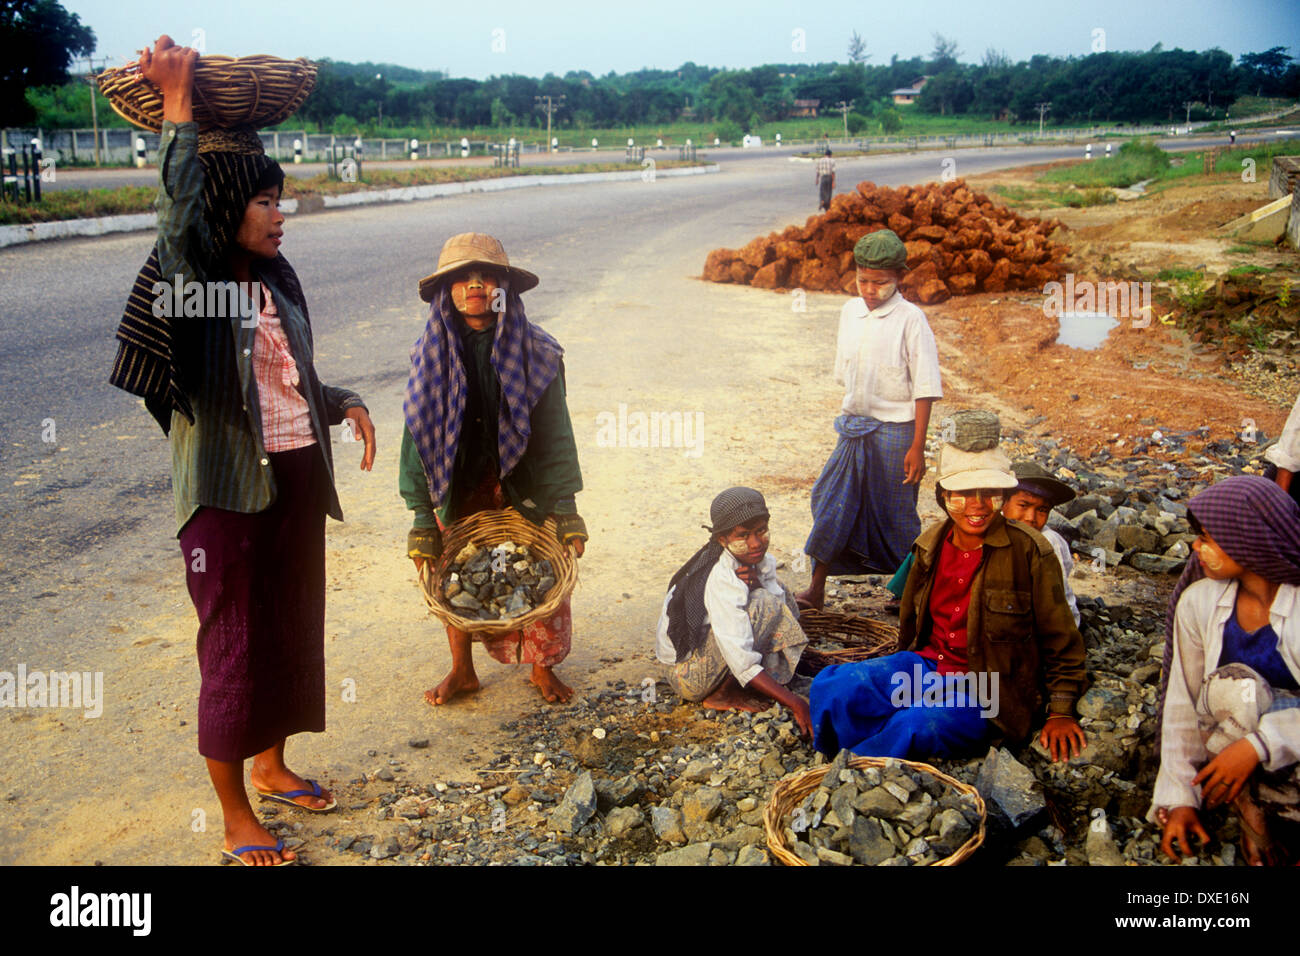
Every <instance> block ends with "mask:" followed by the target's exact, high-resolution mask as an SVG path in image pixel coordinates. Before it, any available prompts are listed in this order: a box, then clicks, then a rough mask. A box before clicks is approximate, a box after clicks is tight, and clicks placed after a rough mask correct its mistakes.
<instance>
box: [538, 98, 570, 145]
mask: <svg viewBox="0 0 1300 956" xmlns="http://www.w3.org/2000/svg"><path fill="white" fill-rule="evenodd" d="M533 105H534V107H535V108H536V109H539V110H542V111H543V112H545V113H546V151H547V152H548V153H550V152H554V148H553V147H552V146H551V115H552V114H553V113H554V112H555V111H556V110H559V109H563V107H564V97H563V96H551V95H549V94H548V95H546V96H534V97H533Z"/></svg>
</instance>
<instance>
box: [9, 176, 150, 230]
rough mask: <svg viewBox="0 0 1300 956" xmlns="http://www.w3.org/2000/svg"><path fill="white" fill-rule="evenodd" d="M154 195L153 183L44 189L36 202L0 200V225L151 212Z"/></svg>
mask: <svg viewBox="0 0 1300 956" xmlns="http://www.w3.org/2000/svg"><path fill="white" fill-rule="evenodd" d="M157 196H158V187H157V186H121V187H119V188H117V189H61V190H58V191H57V192H46V193H44V194H43V195H42V197H41V201H40V202H39V203H25V202H17V203H13V202H0V226H9V225H15V224H19V223H30V222H57V221H58V220H61V219H89V218H92V217H96V216H123V215H127V214H128V213H133V212H153V201H154V199H155V198H157Z"/></svg>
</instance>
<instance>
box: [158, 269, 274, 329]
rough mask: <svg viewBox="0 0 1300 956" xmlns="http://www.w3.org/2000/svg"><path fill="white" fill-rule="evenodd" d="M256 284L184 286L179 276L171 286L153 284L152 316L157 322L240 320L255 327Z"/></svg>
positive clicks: (183, 277) (196, 283)
mask: <svg viewBox="0 0 1300 956" xmlns="http://www.w3.org/2000/svg"><path fill="white" fill-rule="evenodd" d="M259 286H260V283H258V282H233V281H232V282H195V281H193V280H191V281H189V282H186V281H185V276H183V275H181V274H180V273H179V272H178V273H176V276H175V279H174V280H173V281H172V282H171V283H167V282H163V281H162V280H161V279H160V280H158V281H157V282H155V283H154V284H153V288H152V289H151V290H150V291H151V292H152V293H153V297H154V298H153V314H154V317H155V318H158V319H180V318H186V319H235V318H238V319H240V320H241V321H240V324H241V325H242V326H243V327H244V328H246V329H252V328H256V327H257V315H258V308H259V304H260V302H261V298H260V293H261V290H260V288H259Z"/></svg>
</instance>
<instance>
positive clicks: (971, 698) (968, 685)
mask: <svg viewBox="0 0 1300 956" xmlns="http://www.w3.org/2000/svg"><path fill="white" fill-rule="evenodd" d="M889 686H890V687H891V688H892V690H891V691H890V695H889V702H890V703H891V704H893V705H894V706H895V707H979V709H980V716H981V717H984V718H993V717H996V716H997V715H998V710H999V707H998V673H997V671H980V672H979V673H975V672H973V671H965V672H964V673H961V674H940V673H939V672H938V671H927V670H926V669H925V668H924V667H923V666H922V665H921V664H919V663H917V664H913V665H912V670H911V673H908V672H907V671H895V672H894V673H893V674H892V675H891V676H890V678H889Z"/></svg>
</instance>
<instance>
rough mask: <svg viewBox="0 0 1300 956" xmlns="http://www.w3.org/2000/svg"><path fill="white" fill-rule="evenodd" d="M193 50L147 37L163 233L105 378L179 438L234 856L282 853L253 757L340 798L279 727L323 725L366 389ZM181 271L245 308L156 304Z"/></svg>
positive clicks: (270, 182) (180, 519)
mask: <svg viewBox="0 0 1300 956" xmlns="http://www.w3.org/2000/svg"><path fill="white" fill-rule="evenodd" d="M197 61H198V54H197V53H196V52H195V51H194V50H191V49H188V48H185V47H177V46H176V45H175V44H174V43H172V41H171V39H170V38H169V37H165V36H164V37H161V38H160V39H159V40H158V42H157V44H156V45H155V47H154V49H153V50H144V51H142V54H141V58H140V69H141V72H142V73H143V74H144V76H145V77H146V78H147V79H148V80H149V81H150V82H152V83H153V84H154V85H155V86H156V87H158V88H159V89H160V90H161V91H162V95H163V116H164V122H163V124H162V145H161V147H160V150H159V157H158V159H159V162H158V166H159V169H160V172H161V178H162V188H161V189H160V191H159V196H158V244H157V246H156V247H155V249H154V253H153V254H152V255H151V256H150V257H149V260H148V262H147V263H146V264H145V266H144V268H143V269H141V271H140V274H139V276H138V277H137V279H136V282H135V287H134V289H133V291H132V293H131V297H130V299H129V300H128V302H127V307H126V312H125V315H124V316H123V319H122V324H121V326H120V327H119V329H118V339H119V340H120V346H119V351H118V356H117V361H116V364H115V366H114V369H113V374H112V376H111V377H110V381H111V382H112V383H113V384H114V385H117V386H118V387H119V388H123V389H126V390H127V391H130V392H132V393H133V394H136V395H140V396H142V397H143V398H144V400H145V404H146V406H147V407H148V408H149V411H150V412H151V413H153V415H154V416H155V417H156V418H157V419H158V421H159V423H160V424H161V425H162V427H163V430H164V431H165V432H167V433H168V434H169V436H170V439H171V450H172V489H173V492H174V495H175V501H176V517H177V523H178V525H179V528H180V530H179V532H178V537H179V538H180V543H181V551H182V554H183V556H184V559H185V563H186V577H187V584H188V586H189V592H190V596H191V598H192V599H193V601H194V608H195V610H196V611H197V612H198V617H199V634H198V657H199V671H200V674H201V676H202V685H201V689H200V692H199V709H198V736H199V753H201V754H203V756H204V757H206V758H207V763H208V772H209V774H210V775H211V777H212V783H213V786H214V787H215V788H216V791H217V796H218V797H219V799H220V801H221V810H222V815H223V817H224V822H225V842H226V845H225V849H224V851H223V853H222V858H223V862H229V861H233V862H238V863H242V864H243V865H245V866H279V865H283V864H285V863H289V862H292V860H293V859H294V853H293V851H291V850H285V849H284V844H283V842H282V841H279V840H275V839H274V838H273V837H272V836H271V834H270V833H269V832H267V830H266V829H265V828H264V827H263V826H262V825H261V823H260V822H259V821H258V819H257V817H256V815H255V814H254V813H253V810H252V807H251V806H250V805H249V802H248V795H247V793H246V792H245V790H244V776H243V775H244V760H245V759H247V758H248V757H252V758H253V767H252V773H251V780H252V784H253V786H254V788H256V789H257V791H258V792H259V793H260V794H261V795H262V796H263V798H265V799H270V800H276V801H279V802H282V803H286V804H290V805H292V806H295V807H299V808H301V809H304V810H309V811H314V812H324V811H326V810H330V809H333V807H334V801H333V798H332V797H331V795H330V793H329V791H328V790H323V789H322V788H321V787H320V786H319V785H318V784H316V783H314V782H313V781H311V780H307V779H304V778H303V777H300V776H298V775H297V774H296V773H294V772H293V771H292V770H290V769H289V768H288V766H286V764H285V761H284V745H285V738H287V737H288V736H289V735H291V734H296V733H300V732H303V731H314V732H321V731H323V730H324V729H325V515H326V514H329V515H331V516H333V517H334V518H336V519H340V520H341V519H342V517H343V515H342V511H341V509H340V508H339V501H338V496H337V495H336V494H335V491H334V477H333V474H334V465H333V459H332V457H331V451H330V437H329V431H328V428H329V426H330V425H336V424H340V423H342V422H343V421H344V419H345V418H346V419H349V420H350V424H351V425H352V426H353V427H354V428H355V429H356V431H357V432H358V433H359V434H360V435H362V436H363V437H364V439H365V443H366V447H365V454H364V457H363V458H362V461H361V467H362V468H363V469H366V470H369V469H370V466H371V464H372V462H373V461H374V457H375V432H374V428H373V426H372V425H371V423H370V417H369V415H368V414H367V413H366V409H365V406H364V405H363V404H362V401H361V398H360V396H358V395H357V394H356V393H355V392H351V391H348V390H347V389H342V388H331V387H329V386H326V385H322V384H321V382H320V380H319V379H318V378H317V376H316V370H315V367H314V366H313V364H312V339H311V326H310V324H309V322H308V316H307V305H306V300H305V299H304V298H303V294H302V288H301V286H300V285H299V283H298V278H297V276H296V275H295V273H294V271H293V268H292V267H291V266H290V265H289V263H288V262H286V261H285V259H284V258H283V257H282V256H281V255H280V254H279V246H280V239H281V235H282V232H283V225H284V216H283V215H282V214H281V213H280V211H279V203H280V193H281V187H282V185H283V182H284V173H283V171H282V170H281V169H280V167H279V166H278V165H277V164H276V163H275V162H274V161H273V160H272V159H270V158H269V157H267V156H266V155H265V153H264V152H263V150H262V147H261V141H260V140H259V139H258V138H257V134H256V132H255V131H254V130H251V129H245V130H214V131H204V132H203V133H200V131H199V129H198V127H197V125H196V124H195V123H194V122H193V109H192V88H193V81H194V71H195V66H196V63H197ZM177 277H179V278H177ZM173 280H175V281H178V282H185V283H190V282H197V283H209V284H211V283H223V284H224V283H228V282H235V283H238V286H239V288H240V289H243V290H245V291H246V292H247V293H249V295H248V298H247V299H246V300H243V305H242V306H241V307H239V308H238V309H237V310H236V311H237V312H238V313H240V314H236V315H233V316H232V315H229V314H226V313H228V311H229V302H230V300H229V299H227V300H225V302H226V306H227V307H226V308H220V307H219V308H217V311H218V312H219V313H221V314H217V315H208V314H203V315H198V316H195V315H193V314H192V311H191V310H190V309H189V306H188V304H187V308H186V313H185V315H184V316H179V315H175V313H174V312H171V311H167V310H166V309H165V308H158V307H159V306H160V305H163V306H165V305H166V303H165V302H164V301H163V300H164V298H165V299H168V300H170V299H171V296H172V285H171V284H172V282H173ZM186 298H187V303H188V299H189V297H188V294H187V297H186ZM213 298H214V297H213V296H211V295H205V296H204V299H205V302H208V303H212V302H213ZM217 304H218V305H219V303H217ZM246 312H247V313H249V314H245V313H246ZM159 313H163V315H166V316H169V318H164V317H162V316H160V314H159ZM249 319H253V321H251V322H250V321H248V320H249Z"/></svg>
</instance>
